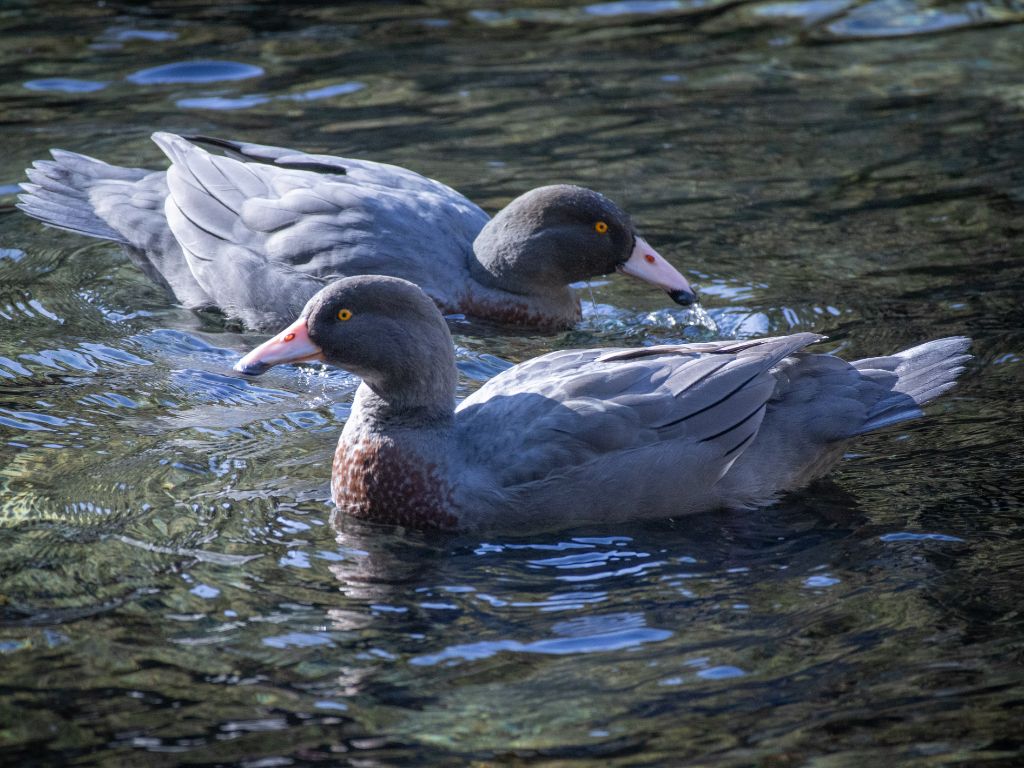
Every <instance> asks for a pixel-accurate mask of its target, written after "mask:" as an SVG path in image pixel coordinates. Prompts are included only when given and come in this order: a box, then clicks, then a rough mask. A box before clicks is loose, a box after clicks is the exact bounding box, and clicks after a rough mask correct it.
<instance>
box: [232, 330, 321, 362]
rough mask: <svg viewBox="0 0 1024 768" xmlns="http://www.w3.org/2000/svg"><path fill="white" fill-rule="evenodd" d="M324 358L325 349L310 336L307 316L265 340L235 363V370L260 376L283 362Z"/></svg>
mask: <svg viewBox="0 0 1024 768" xmlns="http://www.w3.org/2000/svg"><path fill="white" fill-rule="evenodd" d="M323 359H324V353H323V350H322V349H320V347H318V346H317V345H316V344H314V343H313V340H312V339H310V338H309V331H308V330H306V318H304V317H300V318H299V319H298V320H296V321H295V322H294V323H292V324H291V325H289V326H288V327H287V328H285V329H284V330H283V331H281V332H280V333H279V334H277V336H274V337H273V338H272V339H268V340H267V341H264V342H263V343H262V344H260V345H259V346H258V347H256V349H254V350H253V351H252V352H250V353H249V354H247V355H246V356H245V357H243V358H242V359H241V360H239V361H238V362H237V363H235V370H236V371H238V373H244V374H246V375H247V376H259V375H260V374H261V373H264V372H265V371H267V370H269V369H270V368H273V367H274V366H275V365H281V364H282V363H303V362H310V361H313V360H323Z"/></svg>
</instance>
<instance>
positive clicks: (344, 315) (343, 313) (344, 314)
mask: <svg viewBox="0 0 1024 768" xmlns="http://www.w3.org/2000/svg"><path fill="white" fill-rule="evenodd" d="M338 319H339V320H351V319H352V312H351V310H348V309H339V310H338Z"/></svg>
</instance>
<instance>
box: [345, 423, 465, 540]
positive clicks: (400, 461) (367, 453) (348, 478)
mask: <svg viewBox="0 0 1024 768" xmlns="http://www.w3.org/2000/svg"><path fill="white" fill-rule="evenodd" d="M331 495H332V496H333V498H334V503H335V504H337V505H338V508H339V509H341V510H342V511H344V512H346V513H347V514H350V515H352V516H354V517H359V518H363V519H365V520H372V521H374V522H378V523H388V524H391V525H404V526H406V527H408V528H417V529H429V528H433V529H454V528H456V527H458V518H456V517H455V515H454V514H453V510H454V506H455V504H454V502H453V500H452V494H451V488H450V487H449V486H448V484H447V483H445V482H444V481H442V480H441V478H440V476H439V474H438V470H437V465H436V464H432V463H423V462H418V461H416V460H410V457H408V456H405V455H403V454H402V451H401V450H399V449H398V448H397V447H396V446H395V445H394V443H392V442H390V441H389V440H382V439H366V440H362V441H360V442H358V443H354V444H352V443H341V444H339V445H338V449H337V451H335V453H334V471H333V472H332V477H331Z"/></svg>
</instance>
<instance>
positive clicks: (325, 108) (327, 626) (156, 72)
mask: <svg viewBox="0 0 1024 768" xmlns="http://www.w3.org/2000/svg"><path fill="white" fill-rule="evenodd" d="M39 6H40V4H35V3H29V2H8V3H6V4H5V5H4V7H3V8H2V9H0V66H2V67H3V70H4V72H5V73H7V77H5V78H4V82H3V83H2V84H0V103H2V108H0V136H2V138H3V141H4V148H5V151H4V154H3V156H2V158H0V195H4V197H2V198H0V206H2V208H0V222H2V226H0V441H2V442H0V467H2V469H0V488H2V490H0V494H2V495H0V504H2V507H0V750H2V751H0V755H2V758H0V762H2V763H5V764H11V765H37V764H64V763H75V764H79V765H140V764H145V765H178V764H189V765H227V764H239V765H249V766H278V765H307V764H313V763H324V762H327V763H332V762H333V763H337V764H351V765H422V764H428V763H429V764H438V765H465V764H470V763H472V764H477V765H481V764H494V763H501V764H506V763H508V764H527V763H538V764H544V765H563V764H569V763H572V764H580V765H595V766H598V765H602V766H603V765H658V764H661V765H680V764H684V763H685V764H691V765H700V766H746V765H752V764H757V765H764V766H779V767H782V766H802V765H814V766H853V765H865V764H870V763H874V764H878V765H886V766H890V765H892V766H897V765H898V766H917V765H929V766H934V765H971V766H974V765H991V766H1009V765H1016V764H1019V763H1020V760H1021V759H1022V758H1021V749H1022V737H1021V734H1022V730H1021V722H1022V716H1024V704H1022V702H1024V665H1022V663H1021V658H1022V656H1021V654H1022V648H1024V646H1022V641H1021V638H1022V636H1024V635H1022V629H1024V620H1022V617H1021V613H1020V595H1019V592H1020V584H1021V583H1022V582H1021V579H1022V577H1024V558H1022V556H1021V554H1020V553H1021V542H1022V523H1024V515H1022V507H1021V499H1022V498H1024V482H1022V478H1021V472H1020V465H1021V459H1022V450H1021V447H1020V438H1021V423H1022V420H1021V417H1022V411H1024V408H1022V406H1021V405H1020V399H1019V392H1020V391H1021V388H1022V385H1024V373H1022V367H1021V362H1022V355H1024V332H1022V326H1024V313H1022V311H1021V305H1022V300H1024V289H1022V288H1021V286H1022V284H1024V267H1022V265H1024V261H1022V259H1021V255H1022V253H1021V242H1022V241H1021V231H1022V224H1021V222H1022V221H1024V217H1022V212H1024V166H1022V165H1021V162H1020V158H1021V157H1022V153H1024V132H1022V130H1021V125H1024V122H1022V110H1024V87H1022V86H1021V80H1020V63H1021V61H1022V60H1024V27H1021V26H1015V25H1014V24H1013V23H1012V22H1016V21H1019V20H1020V19H1021V17H1022V8H1021V6H1020V5H1019V4H1017V3H983V2H982V3H978V2H974V3H956V2H954V3H944V4H938V3H936V4H928V3H927V2H923V1H922V2H917V3H914V2H903V1H902V0H900V1H899V2H890V1H889V0H878V1H877V2H866V3H849V2H831V1H828V2H759V3H758V2H747V3H738V4H737V3H732V2H700V3H697V2H686V1H681V2H675V1H673V2H660V1H658V2H639V1H638V2H610V3H572V4H557V3H547V4H545V3H542V2H538V3H531V2H526V1H524V2H517V3H494V4H491V5H479V6H473V7H470V6H468V5H466V4H463V3H460V2H457V1H453V2H444V3H429V4H418V5H414V4H401V3H389V4H376V3H373V4H371V3H366V4H363V5H346V6H344V7H341V8H336V9H331V8H323V7H320V6H319V5H301V4H286V5H282V4H277V3H245V4H234V3H219V4H217V5H216V6H206V5H200V4H188V3H181V2H173V1H172V2H165V3H161V4H158V5H152V6H150V7H149V8H148V9H143V8H134V7H133V6H127V5H121V4H102V3H100V4H83V3H71V2H65V3H60V2H50V3H47V4H45V6H44V7H39ZM939 33H944V34H939ZM155 130H171V131H188V132H202V133H209V134H213V135H223V136H228V137H235V138H242V139H248V140H252V141H259V142H263V143H268V144H278V145H285V146H296V147H301V148H304V149H308V150H314V151H316V150H320V151H331V152H336V153H339V154H350V155H354V156H365V157H371V158H373V159H377V160H384V161H387V162H392V163H398V164H401V165H406V166H409V167H412V168H414V169H416V170H418V171H421V172H423V173H426V174H428V175H431V176H435V177H437V178H440V179H442V180H444V181H445V182H447V183H450V184H452V185H453V186H455V187H457V188H459V189H460V190H462V191H464V192H465V193H467V194H468V195H469V196H470V197H471V198H473V199H474V200H476V201H478V202H480V203H481V204H482V205H483V206H485V207H486V208H488V209H491V210H494V209H495V208H497V207H499V206H501V205H502V204H504V203H505V202H506V201H507V200H509V199H510V198H511V197H513V196H515V195H517V194H518V193H520V192H522V191H523V190H525V189H527V188H529V187H532V186H536V185H540V184H545V183H551V182H553V181H576V182H579V183H583V184H587V185H589V186H592V187H595V188H597V189H599V190H601V191H603V192H605V193H607V194H609V195H610V196H612V197H613V198H614V199H616V200H618V201H619V202H621V203H622V204H623V205H624V206H625V207H626V208H627V209H628V210H629V211H630V212H631V213H632V214H633V216H634V218H635V219H636V220H637V221H638V222H639V223H640V225H641V228H642V230H643V232H644V235H645V237H646V238H647V239H648V240H649V241H650V242H651V243H652V244H653V245H654V246H655V247H657V248H658V249H659V251H660V252H661V253H663V254H664V255H666V256H667V257H668V258H669V259H670V260H672V261H673V262H674V263H675V264H676V265H677V266H679V267H680V268H681V269H682V270H683V271H684V273H686V274H687V275H688V276H689V277H690V278H691V279H692V280H693V281H694V282H695V283H696V284H697V285H699V287H700V289H701V292H702V295H703V296H704V298H705V305H706V309H707V310H708V312H709V314H710V316H711V318H712V320H713V323H714V324H716V325H717V327H718V330H719V333H721V334H723V335H726V336H739V337H747V336H756V335H761V334H765V333H782V332H789V331H795V330H814V331H818V332H822V333H826V334H828V335H829V337H830V344H831V345H832V347H834V348H839V349H841V351H842V353H843V354H844V355H850V356H853V355H862V356H863V355H872V354H878V353H882V352H889V351H893V350H895V349H898V348H900V347H901V346H905V345H909V344H911V343H914V342H918V341H921V340H924V339H927V338H932V337H937V336H941V335H947V334H958V333H962V334H967V335H970V336H972V337H974V339H975V344H974V348H973V352H974V354H975V355H976V358H975V360H974V361H973V362H972V363H971V365H970V367H969V369H968V371H967V373H966V374H965V375H964V377H963V378H962V380H961V384H960V385H959V387H958V388H957V389H956V390H955V391H954V392H953V393H951V394H950V395H948V396H946V397H944V398H943V399H942V400H940V401H939V402H937V403H936V404H935V405H934V406H931V407H930V408H929V409H928V411H929V415H928V418H927V419H925V420H921V421H918V422H915V423H912V424H908V425H906V426H904V427H902V428H900V429H896V430H890V431H889V432H887V433H884V434H880V435H876V436H872V437H870V438H868V439H865V440H863V441H861V442H859V443H858V444H857V445H856V446H855V448H854V451H855V452H854V453H852V454H851V455H850V456H848V457H847V459H846V461H844V462H843V463H842V465H841V466H840V468H839V469H838V470H837V471H836V472H835V473H834V474H833V476H832V478H831V480H830V481H829V482H826V483H822V484H820V485H817V486H815V487H814V488H812V489H810V490H808V491H807V492H805V493H802V494H799V495H795V496H792V497H790V498H787V499H786V500H784V501H783V502H782V503H780V504H778V505H776V506H774V507H772V508H770V509H765V510H760V511H757V512H754V513H750V514H744V515H726V514H718V515H708V516H706V517H702V518H700V519H681V520H675V521H665V522H662V523H657V524H647V525H635V526H623V527H619V528H615V529H612V530H609V529H603V528H599V527H595V526H581V527H580V528H579V529H576V530H571V531H563V532H560V533H555V534H547V535H543V536H535V537H520V538H515V537H501V538H495V537H483V538H473V537H451V538H437V537H430V536H423V535H420V534H416V533H410V532H402V531H398V530H392V529H381V528H376V527H372V526H366V525H358V524H353V523H352V522H351V521H348V522H337V521H332V520H331V513H330V506H329V503H328V489H327V474H328V469H327V461H328V458H329V456H330V453H331V451H332V447H333V443H334V440H335V437H336V434H337V432H338V431H339V430H340V428H341V426H342V424H343V423H344V420H345V418H346V416H347V413H348V404H349V402H350V398H351V394H352V391H353V389H354V387H355V381H354V380H353V379H352V378H351V377H350V376H348V375H347V374H344V373H341V372H337V371H332V372H325V371H323V370H318V369H316V368H307V369H305V370H303V369H298V368H292V369H288V370H276V369H275V370H274V371H273V372H271V373H270V374H268V375H267V376H265V377H263V378H261V379H260V380H258V381H240V380H238V379H236V378H234V377H231V376H229V375H228V370H229V368H230V366H231V364H232V362H233V361H234V360H235V359H236V358H237V355H238V354H239V353H240V352H242V351H243V350H245V349H247V348H248V347H250V346H251V345H252V344H253V343H254V342H255V341H257V340H258V338H259V337H257V336H250V335H240V334H237V333H233V332H229V331H228V330H226V329H225V328H224V327H223V326H222V325H221V324H219V323H218V322H217V320H216V319H215V318H210V317H200V316H196V315H193V314H191V313H189V312H186V311H183V310H181V309H179V308H175V307H174V306H172V305H171V304H170V303H169V302H168V300H167V298H166V297H165V296H163V295H162V294H161V293H160V292H159V291H157V290H155V289H154V288H152V287H151V286H150V285H149V284H147V283H146V281H145V280H144V279H143V278H142V277H141V276H140V275H139V274H138V273H137V272H136V271H135V270H134V269H133V268H132V267H131V266H130V265H128V263H127V261H126V259H125V258H124V257H123V256H121V255H120V254H119V253H118V252H117V250H116V249H115V248H113V247H111V246H109V245H106V244H103V243H95V242H90V241H87V240H85V239H82V238H78V237H76V236H73V235H71V234H68V233H62V232H56V231H53V230H45V229H43V228H41V227H40V226H38V225H37V224H36V223H35V222H33V221H30V220H28V219H26V218H24V217H22V216H21V215H20V214H18V213H17V212H15V211H14V210H13V209H12V208H11V205H12V203H13V191H14V188H13V185H14V184H16V183H17V182H18V181H19V180H21V179H22V178H23V174H22V169H23V168H24V167H25V166H27V165H28V164H29V163H30V162H31V161H32V160H34V159H37V158H39V157H42V156H44V154H45V151H46V150H47V149H48V148H49V147H64V148H68V149H72V150H78V151H84V152H86V153H88V154H92V155H95V156H98V157H102V158H104V159H107V160H110V161H113V162H118V163H122V164H127V165H141V166H148V167H158V166H161V164H162V161H161V157H160V155H159V152H158V150H157V149H156V148H155V147H154V146H153V145H152V144H151V143H150V142H149V140H148V135H149V134H150V133H151V132H152V131H155ZM583 296H584V299H585V300H586V302H587V318H586V319H585V321H584V322H583V323H582V324H581V326H580V327H579V328H578V329H576V330H574V331H573V332H570V333H566V334H562V335H559V336H553V337H551V336H547V337H544V336H531V335H522V334H519V335H501V334H495V333H489V334H479V333H476V332H475V331H472V329H470V328H466V329H465V332H460V333H459V335H458V338H457V342H458V344H459V363H460V369H461V372H462V391H463V393H466V392H469V391H471V390H472V389H473V388H475V387H477V386H479V384H480V383H481V382H482V381H484V380H486V379H487V378H488V377H490V376H492V375H494V374H495V373H497V372H498V371H500V370H502V369H503V368H504V367H506V366H507V365H508V364H509V362H510V361H518V360H522V359H525V358H528V357H531V356H533V355H536V354H539V353H542V352H545V351H548V350H550V349H554V348H558V347H562V346H579V345H599V344H645V343H654V342H656V341H670V340H679V339H687V338H705V337H707V336H708V335H710V334H711V331H710V330H708V328H709V327H710V323H707V322H704V323H703V325H702V326H700V325H699V326H693V325H690V324H689V321H690V320H692V319H693V318H691V317H688V316H687V315H686V313H685V311H684V310H681V309H679V308H675V309H673V308H669V307H666V303H665V300H664V297H662V296H659V295H657V294H656V293H653V292H650V291H648V290H646V289H645V288H643V287H642V286H640V285H638V284H634V283H631V282H627V281H626V280H624V279H622V278H618V277H616V278H612V279H609V280H602V281H595V282H594V283H593V285H592V286H591V287H590V288H589V289H587V288H584V293H583Z"/></svg>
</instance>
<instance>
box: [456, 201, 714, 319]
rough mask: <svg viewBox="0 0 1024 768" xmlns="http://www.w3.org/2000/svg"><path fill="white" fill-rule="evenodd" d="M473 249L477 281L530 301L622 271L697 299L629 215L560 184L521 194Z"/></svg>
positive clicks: (678, 296) (683, 298)
mask: <svg viewBox="0 0 1024 768" xmlns="http://www.w3.org/2000/svg"><path fill="white" fill-rule="evenodd" d="M473 250H474V253H475V255H476V257H477V261H478V265H476V266H477V269H476V270H475V273H474V276H475V277H477V279H479V280H481V281H482V282H484V283H485V284H488V285H490V286H491V287H496V288H501V289H502V290H506V291H510V292H512V293H519V294H524V295H530V294H548V293H553V292H557V291H564V290H565V287H566V286H567V285H569V284H570V283H575V282H577V281H580V280H587V279H589V278H591V277H596V276H597V275H607V274H610V273H612V272H615V271H622V272H625V273H627V274H632V275H634V276H636V277H639V278H641V279H643V280H647V281H648V282H651V283H654V284H655V285H657V286H659V287H660V288H663V289H665V290H666V291H668V292H669V295H670V296H672V298H673V299H674V300H676V301H678V302H679V303H681V304H691V303H693V301H695V300H696V296H695V294H694V293H693V290H692V289H691V288H690V285H689V283H688V282H687V281H686V279H685V278H684V277H683V276H682V275H681V274H679V272H678V271H677V270H676V269H675V268H674V267H672V266H671V265H670V264H669V263H668V262H667V261H665V260H664V259H663V258H662V257H661V256H660V255H658V253H657V252H656V251H655V250H654V249H653V248H651V247H650V246H649V245H648V244H647V243H646V242H645V241H644V240H643V238H641V237H640V236H639V235H638V234H637V231H636V229H635V228H634V226H633V222H632V221H631V220H630V218H629V216H628V215H627V214H626V213H625V212H624V211H623V210H622V209H621V208H619V207H618V206H617V205H616V204H615V203H613V202H612V201H611V200H609V199H608V198H607V197H605V196H604V195H602V194H600V193H598V192H594V191H593V190H590V189H586V188H584V187H577V186H572V185H570V184H556V185H553V186H549V187H538V188H537V189H533V190H530V191H529V192H527V193H525V194H523V195H520V196H519V197H517V198H516V199H515V200H513V201H512V202H511V203H509V204H508V205H507V206H505V208H503V209H502V210H501V211H499V212H498V214H497V215H496V216H495V217H494V218H493V219H491V221H489V222H488V223H487V225H486V226H485V227H484V228H483V229H482V230H481V231H480V234H479V235H477V238H476V240H475V241H474V243H473Z"/></svg>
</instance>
